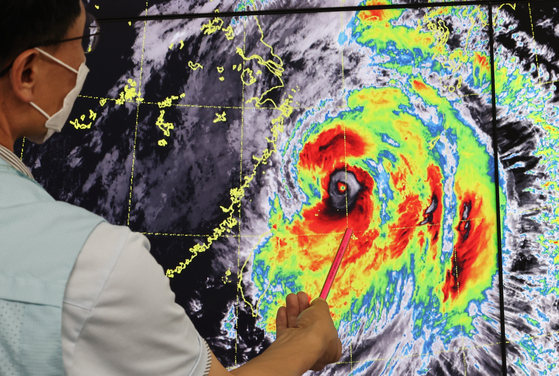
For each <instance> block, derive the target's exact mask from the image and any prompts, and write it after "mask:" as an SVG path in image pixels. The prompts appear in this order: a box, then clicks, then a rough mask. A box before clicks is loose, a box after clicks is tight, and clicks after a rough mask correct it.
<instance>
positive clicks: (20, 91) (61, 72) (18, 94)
mask: <svg viewBox="0 0 559 376" xmlns="http://www.w3.org/2000/svg"><path fill="white" fill-rule="evenodd" d="M0 15H2V16H1V17H2V22H0V71H3V70H5V69H7V68H9V67H10V66H11V68H9V71H8V72H7V73H6V74H5V75H4V76H2V77H0V144H2V145H3V146H5V147H7V148H9V149H12V148H13V143H14V141H15V140H17V139H18V138H21V137H24V136H35V137H40V136H42V135H44V134H45V133H46V132H47V129H46V128H45V127H44V125H45V120H46V119H45V116H44V115H43V114H41V113H40V112H39V111H37V110H36V109H35V108H33V107H32V106H31V105H30V103H31V102H34V103H35V104H37V105H38V106H39V107H40V108H41V109H43V110H44V111H45V112H46V113H47V114H49V115H50V116H52V115H53V114H55V113H56V112H58V111H59V110H60V109H61V108H62V105H63V102H64V98H65V97H66V95H67V94H68V92H70V90H72V88H73V87H74V86H75V85H76V74H75V73H74V72H72V71H71V70H69V69H68V68H65V67H64V66H63V65H61V64H59V63H57V62H56V61H54V60H53V59H51V58H49V57H48V56H46V55H44V54H42V53H40V52H39V51H38V50H37V49H35V48H36V47H39V48H41V49H42V50H43V51H45V52H47V53H48V54H50V55H52V56H54V57H55V58H57V59H59V60H60V61H62V62H64V63H65V64H67V65H69V66H70V67H72V68H74V69H76V70H77V69H78V68H79V66H80V65H81V64H82V63H83V62H84V60H85V57H84V52H83V47H82V41H81V39H75V40H71V41H67V42H63V43H58V42H59V41H63V40H67V39H72V38H79V37H81V36H83V33H84V25H85V19H86V16H85V11H84V8H83V4H82V3H81V1H80V0H3V1H2V2H0Z"/></svg>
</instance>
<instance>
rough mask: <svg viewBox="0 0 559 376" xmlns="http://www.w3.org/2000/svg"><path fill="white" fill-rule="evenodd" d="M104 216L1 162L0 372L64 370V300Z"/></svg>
mask: <svg viewBox="0 0 559 376" xmlns="http://www.w3.org/2000/svg"><path fill="white" fill-rule="evenodd" d="M102 221H103V219H102V218H101V217H98V216H96V215H94V214H92V213H90V212H88V211H86V210H84V209H81V208H78V207H76V206H72V205H69V204H66V203H63V202H58V201H55V200H54V199H53V198H52V197H51V196H50V195H49V194H48V193H47V192H46V191H45V190H44V189H43V188H42V187H41V186H40V185H39V184H37V183H36V182H34V181H32V180H31V179H29V178H27V177H25V176H24V175H23V174H21V173H19V172H18V171H16V170H15V169H13V168H12V167H11V166H10V165H9V164H7V163H6V162H5V161H3V160H2V159H0V375H22V376H27V375H41V376H50V375H53V376H54V375H57V376H58V375H64V374H65V372H64V364H63V362H62V342H61V339H62V333H61V331H62V300H63V297H64V291H65V288H66V283H67V281H68V278H69V276H70V273H71V271H72V268H73V267H74V263H75V261H76V258H77V257H78V255H79V253H80V251H81V249H82V248H83V246H84V244H85V242H86V240H87V238H88V237H89V235H90V234H91V232H92V231H93V230H94V229H95V227H97V225H99V223H101V222H102Z"/></svg>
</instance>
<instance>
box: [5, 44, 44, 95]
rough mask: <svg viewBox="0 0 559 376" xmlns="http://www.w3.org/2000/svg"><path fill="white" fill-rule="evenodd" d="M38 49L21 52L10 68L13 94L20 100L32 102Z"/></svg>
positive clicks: (37, 64)
mask: <svg viewBox="0 0 559 376" xmlns="http://www.w3.org/2000/svg"><path fill="white" fill-rule="evenodd" d="M39 55H40V53H39V51H37V50H35V49H32V50H27V51H24V52H22V53H21V54H20V55H19V56H18V57H17V58H16V59H15V61H14V64H13V66H12V69H11V70H10V82H11V84H12V89H13V90H14V95H15V96H16V97H17V98H19V99H20V100H21V101H22V102H25V103H29V102H33V100H34V96H33V92H34V90H33V89H34V87H35V85H36V83H37V73H38V70H39V60H40V59H39Z"/></svg>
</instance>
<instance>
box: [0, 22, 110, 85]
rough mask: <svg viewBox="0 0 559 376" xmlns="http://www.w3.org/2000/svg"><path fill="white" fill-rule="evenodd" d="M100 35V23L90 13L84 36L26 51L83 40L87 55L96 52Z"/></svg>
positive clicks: (46, 43)
mask: <svg viewBox="0 0 559 376" xmlns="http://www.w3.org/2000/svg"><path fill="white" fill-rule="evenodd" d="M99 35H101V27H100V26H99V22H98V21H97V19H96V18H95V17H93V15H91V14H89V13H86V17H85V27H84V31H83V35H82V36H81V37H76V38H69V39H62V40H56V41H46V42H43V43H41V44H40V45H38V46H31V47H29V48H26V50H28V49H32V48H35V47H40V46H54V45H57V44H60V43H64V42H70V41H73V40H78V39H81V40H82V48H83V52H84V53H85V54H88V53H90V52H92V51H93V50H95V47H97V43H99ZM13 65H14V62H13V61H12V62H11V63H10V65H8V66H7V67H6V68H4V69H3V70H2V71H1V72H0V77H4V76H5V75H6V73H8V72H9V71H10V69H12V66H13Z"/></svg>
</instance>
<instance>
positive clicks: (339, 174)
mask: <svg viewBox="0 0 559 376" xmlns="http://www.w3.org/2000/svg"><path fill="white" fill-rule="evenodd" d="M359 191H361V184H359V181H357V178H356V177H355V174H354V173H353V172H351V171H347V172H346V171H336V172H334V173H333V174H332V175H330V184H329V186H328V194H329V195H330V204H331V205H332V208H333V209H336V210H342V209H344V210H345V208H346V205H347V207H348V208H351V207H353V204H355V200H356V199H357V194H358V193H359ZM346 197H347V200H346Z"/></svg>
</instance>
